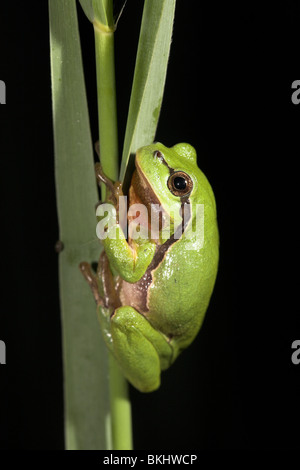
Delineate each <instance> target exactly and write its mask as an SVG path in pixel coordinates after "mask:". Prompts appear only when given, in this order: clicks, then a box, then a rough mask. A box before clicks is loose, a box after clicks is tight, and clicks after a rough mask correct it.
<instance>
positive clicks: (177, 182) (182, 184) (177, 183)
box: [174, 176, 187, 191]
mask: <svg viewBox="0 0 300 470" xmlns="http://www.w3.org/2000/svg"><path fill="white" fill-rule="evenodd" d="M186 184H187V183H186V179H185V178H182V176H176V178H174V188H176V189H177V190H178V191H183V190H184V189H185V188H186Z"/></svg>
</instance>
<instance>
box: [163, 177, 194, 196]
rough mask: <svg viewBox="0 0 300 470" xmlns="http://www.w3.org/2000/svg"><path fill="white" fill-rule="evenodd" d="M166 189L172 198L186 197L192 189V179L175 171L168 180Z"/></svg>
mask: <svg viewBox="0 0 300 470" xmlns="http://www.w3.org/2000/svg"><path fill="white" fill-rule="evenodd" d="M168 188H169V190H170V191H171V193H172V194H174V196H179V197H182V196H188V195H189V194H190V193H191V192H192V189H193V181H192V178H191V177H190V176H189V175H188V174H187V173H184V171H175V172H174V173H173V174H172V175H171V176H170V177H169V179H168Z"/></svg>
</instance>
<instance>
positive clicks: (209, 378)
mask: <svg viewBox="0 0 300 470" xmlns="http://www.w3.org/2000/svg"><path fill="white" fill-rule="evenodd" d="M155 1H156V0H155ZM142 3H143V2H140V1H137V0H128V2H127V5H126V8H125V10H124V12H123V15H122V17H121V19H120V22H119V25H118V29H117V32H116V35H115V41H116V73H117V93H118V111H119V133H120V148H121V146H122V139H123V135H124V130H125V124H126V114H127V109H128V102H129V96H130V87H131V80H132V75H133V67H134V60H135V52H136V45H137V39H138V34H139V24H140V18H141V13H142ZM16 4H17V5H16ZM78 11H79V21H80V30H81V33H82V47H83V54H84V65H85V70H86V83H87V89H88V99H89V109H90V116H91V126H92V134H93V140H94V141H95V140H97V114H96V97H95V78H94V74H95V69H94V44H93V31H92V27H91V26H90V24H89V22H88V20H87V19H86V18H85V16H84V14H83V12H82V11H81V9H80V8H79V9H78ZM299 13H300V8H299V2H297V1H294V2H291V1H289V2H284V3H283V2H281V4H280V6H275V5H274V4H270V5H268V4H267V3H264V7H263V6H262V5H261V4H260V3H259V2H257V3H255V2H254V3H253V2H240V3H239V4H238V5H233V4H231V5H228V4H227V3H226V2H223V4H222V6H221V7H220V6H218V5H217V4H216V3H215V2H195V1H188V2H187V1H185V0H178V1H177V9H176V16H175V26H174V34H173V42H172V49H171V56H170V62H169V68H168V76H167V82H166V89H165V96H164V101H163V106H162V111H161V116H160V121H159V126H158V130H157V135H156V140H158V141H161V142H163V143H164V144H165V145H167V146H171V145H173V144H175V143H177V142H180V141H187V142H190V143H191V144H192V145H194V146H195V147H196V149H197V151H198V156H199V166H200V167H201V169H202V170H203V171H204V173H205V174H206V175H207V176H208V178H209V180H210V182H211V184H212V186H213V188H214V191H215V195H216V200H217V206H218V219H219V227H220V236H221V257H220V269H219V274H218V278H217V283H216V287H215V291H214V294H213V297H212V300H211V304H210V307H209V310H208V312H207V316H206V319H205V322H204V325H203V327H202V329H201V332H200V334H199V335H198V337H197V339H196V340H195V342H194V343H193V344H192V345H191V346H190V347H189V348H188V349H187V350H186V351H185V352H184V354H182V356H181V357H179V358H178V360H177V361H176V363H175V364H174V365H173V366H172V367H171V368H170V369H169V370H167V371H166V372H164V373H163V375H162V386H161V388H160V389H159V390H158V391H156V392H154V393H152V394H148V395H143V394H141V393H139V392H137V391H136V390H134V389H132V388H131V389H130V393H131V399H132V410H133V430H134V444H135V448H136V449H183V448H184V449H197V450H202V449H275V448H279V449H288V448H299V447H300V446H299V443H300V432H299V424H300V405H299V395H300V380H299V378H300V364H299V365H298V366H297V365H294V364H293V363H292V362H291V354H292V349H291V344H292V342H293V341H294V340H295V339H300V322H299V306H298V304H299V301H298V292H299V285H298V279H299V276H298V270H299V267H298V266H299V258H298V257H297V255H298V251H299V249H298V245H299V244H298V231H299V229H298V225H299V222H298V218H299V210H298V204H297V202H298V187H299V182H298V179H299V178H298V159H299V140H300V139H299V135H300V134H299V133H300V127H299V124H300V105H299V106H295V105H293V104H292V102H291V93H292V90H291V84H292V82H293V81H294V80H297V79H299V78H300V71H299V68H300V66H299V57H298V56H299V18H300V16H299ZM0 24H1V26H0V35H1V37H0V79H1V80H4V81H5V83H6V87H7V104H6V105H2V106H1V107H0V136H1V140H0V145H1V159H0V161H1V173H0V174H1V235H2V236H3V241H2V244H1V253H2V256H1V267H2V281H1V287H2V288H1V298H0V309H1V310H0V311H1V317H0V339H1V340H3V341H5V343H6V347H7V364H6V365H5V366H1V369H0V379H1V389H0V420H1V421H0V447H1V448H2V449H63V447H64V437H63V390H62V363H61V353H62V351H61V329H60V313H59V298H58V279H57V255H56V254H55V252H54V244H55V242H56V240H57V238H58V226H57V217H56V203H55V182H54V165H53V140H52V116H51V93H50V66H49V29H48V6H47V2H46V1H43V2H41V1H39V2H21V1H20V2H2V4H1V12H0ZM68 118H70V119H72V117H71V116H69V117H68V116H66V119H68ZM191 281H192V280H191ZM99 334H100V332H99Z"/></svg>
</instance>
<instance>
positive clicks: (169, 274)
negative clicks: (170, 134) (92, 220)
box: [81, 143, 219, 392]
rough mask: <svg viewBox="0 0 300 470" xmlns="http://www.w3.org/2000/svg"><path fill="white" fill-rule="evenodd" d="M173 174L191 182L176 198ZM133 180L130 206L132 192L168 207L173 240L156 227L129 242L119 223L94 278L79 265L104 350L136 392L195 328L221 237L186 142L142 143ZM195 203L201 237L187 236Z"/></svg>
mask: <svg viewBox="0 0 300 470" xmlns="http://www.w3.org/2000/svg"><path fill="white" fill-rule="evenodd" d="M178 171H180V172H184V173H185V174H187V175H188V177H189V181H190V182H192V187H189V188H188V189H190V191H188V192H187V193H186V192H185V190H183V192H181V193H180V195H178V194H177V193H176V191H175V194H174V192H172V188H171V189H170V187H169V185H168V180H169V178H170V175H172V174H173V173H174V172H178ZM178 174H179V173H177V175H178ZM180 175H182V174H180ZM175 176H176V175H175ZM102 181H105V180H104V179H102ZM132 181H134V178H133V180H132ZM135 181H136V182H135V183H134V185H133V183H132V186H131V190H132V189H133V192H129V205H130V204H131V196H130V195H131V194H134V195H135V197H134V202H136V201H137V199H138V202H141V203H144V204H145V205H146V206H147V207H148V208H149V210H150V205H151V204H152V203H156V204H160V205H161V206H162V207H163V209H164V214H165V215H166V214H168V211H169V210H170V209H169V208H170V207H172V210H173V211H172V213H171V214H169V215H170V217H171V237H170V236H169V237H168V238H169V239H165V238H164V235H163V234H162V232H161V231H160V239H156V240H149V239H141V238H140V239H138V240H132V239H131V238H130V237H129V239H128V241H127V240H126V238H125V236H124V234H123V232H122V230H121V228H120V226H119V225H117V231H118V237H117V238H118V239H111V238H109V232H110V230H112V229H113V228H114V229H115V228H116V227H109V228H108V237H107V238H106V239H104V240H102V242H103V246H104V252H103V254H102V255H101V257H100V263H99V267H98V276H97V277H95V276H93V275H92V273H91V271H90V269H89V267H88V266H87V264H86V263H82V265H81V269H82V272H83V273H84V275H85V277H86V279H87V280H88V282H89V283H90V285H91V288H92V290H93V293H94V296H95V299H96V302H97V304H98V309H97V311H98V317H99V321H100V326H101V329H102V332H103V335H104V339H105V342H106V344H107V346H108V348H109V349H110V351H111V352H112V353H113V355H114V357H115V358H116V360H117V362H118V363H119V365H120V367H121V369H122V371H123V373H124V375H125V376H126V378H127V379H128V380H129V382H130V383H131V384H132V385H133V386H134V387H136V388H137V389H138V390H140V391H141V392H151V391H153V390H156V389H157V388H158V387H159V385H160V372H161V370H165V369H167V368H168V367H170V365H171V364H172V363H173V362H174V361H175V359H176V357H177V356H178V354H179V353H180V352H181V351H182V350H183V349H185V348H186V347H187V346H189V344H190V343H191V342H192V341H193V340H194V338H195V336H196V335H197V333H198V331H199V329H200V327H201V324H202V322H203V319H204V315H205V312H206V309H207V307H208V304H209V300H210V297H211V294H212V291H213V287H214V283H215V279H216V274H217V267H218V256H219V237H218V227H217V219H216V204H215V199H214V194H213V191H212V189H211V186H210V184H209V182H208V181H207V179H206V177H205V176H204V174H203V173H202V172H201V170H200V169H199V168H198V166H197V156H196V151H195V149H194V148H193V147H192V146H191V145H189V144H185V143H183V144H177V145H175V146H174V147H172V148H167V147H165V146H164V145H162V144H160V143H154V144H152V145H149V146H147V147H143V148H141V149H140V150H138V152H137V153H136V179H135ZM109 189H110V191H112V189H111V187H110V188H109ZM139 193H140V194H139ZM184 202H186V203H188V207H189V209H190V210H189V215H188V217H187V221H186V223H185V226H184V232H183V235H182V236H181V237H180V238H179V239H176V238H174V236H173V237H172V235H174V229H172V227H173V225H174V226H175V227H177V226H178V225H180V226H182V224H181V222H182V218H181V217H180V208H181V207H182V204H183V203H184ZM196 204H203V205H204V240H203V238H202V240H201V237H200V236H199V233H197V232H196V233H195V234H194V235H193V236H192V237H191V238H190V239H188V238H187V235H188V233H189V232H191V231H195V220H196ZM174 207H175V209H176V210H174ZM160 229H161V227H160ZM112 273H113V274H112Z"/></svg>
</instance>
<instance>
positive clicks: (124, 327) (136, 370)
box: [98, 306, 173, 392]
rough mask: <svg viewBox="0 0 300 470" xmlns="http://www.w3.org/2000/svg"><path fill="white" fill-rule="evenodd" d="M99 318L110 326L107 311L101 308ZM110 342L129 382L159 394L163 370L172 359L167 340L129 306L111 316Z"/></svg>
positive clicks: (117, 310) (119, 309)
mask: <svg viewBox="0 0 300 470" xmlns="http://www.w3.org/2000/svg"><path fill="white" fill-rule="evenodd" d="M98 315H99V320H100V324H101V325H107V311H106V309H104V308H103V307H101V306H99V307H98ZM101 329H102V331H103V328H101ZM110 338H111V342H110V344H109V349H110V350H111V352H112V353H113V355H114V357H115V358H116V360H117V362H118V363H119V365H120V367H121V369H122V371H123V373H124V375H125V377H126V378H127V379H128V380H129V382H130V383H131V384H132V385H134V387H136V388H137V389H138V390H140V391H141V392H152V391H153V390H156V389H157V388H158V387H159V385H160V372H161V370H164V369H167V368H168V367H169V366H170V364H171V363H172V359H173V349H172V346H171V345H170V343H169V342H168V338H166V337H165V336H164V335H163V334H162V333H160V332H159V331H157V330H155V329H154V328H153V327H152V326H151V324H150V323H149V321H148V320H147V319H146V318H145V317H144V316H143V315H141V314H140V313H139V312H137V311H136V310H135V309H134V308H132V307H129V306H125V307H120V308H117V309H116V310H115V312H114V313H113V315H112V316H111V318H110ZM106 343H107V338H106Z"/></svg>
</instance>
